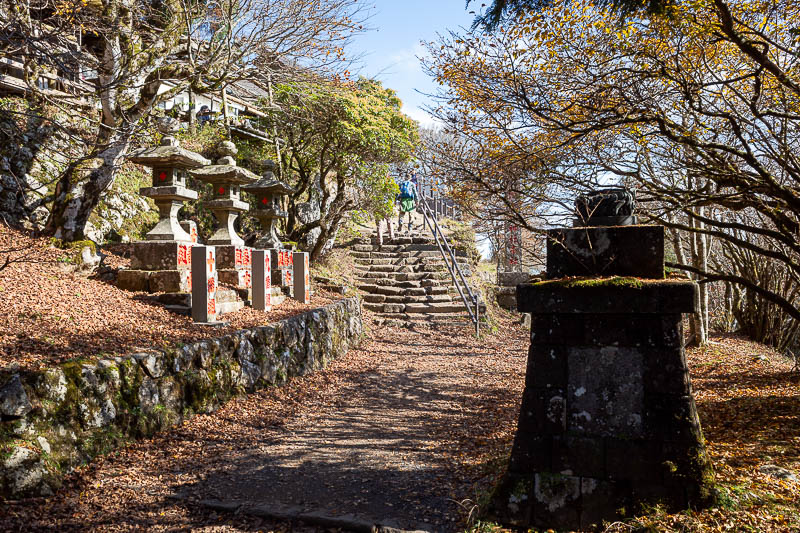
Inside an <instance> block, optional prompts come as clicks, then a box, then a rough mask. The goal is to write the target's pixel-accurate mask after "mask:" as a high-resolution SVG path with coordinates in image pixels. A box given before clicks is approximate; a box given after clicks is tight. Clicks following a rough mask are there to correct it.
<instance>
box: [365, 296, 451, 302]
mask: <svg viewBox="0 0 800 533" xmlns="http://www.w3.org/2000/svg"><path fill="white" fill-rule="evenodd" d="M364 301H365V302H367V303H371V304H379V303H390V304H397V303H399V304H412V303H450V302H453V301H454V298H453V296H452V295H451V294H424V295H415V296H398V295H386V294H365V295H364Z"/></svg>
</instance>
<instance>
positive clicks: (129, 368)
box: [0, 297, 363, 500]
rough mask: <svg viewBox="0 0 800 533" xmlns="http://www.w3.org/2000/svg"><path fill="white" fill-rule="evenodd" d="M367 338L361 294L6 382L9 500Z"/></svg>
mask: <svg viewBox="0 0 800 533" xmlns="http://www.w3.org/2000/svg"><path fill="white" fill-rule="evenodd" d="M362 336H363V324H362V317H361V301H360V299H359V298H358V297H352V298H345V299H342V300H339V301H337V302H335V303H332V304H329V305H327V306H325V307H321V308H318V309H314V310H311V311H307V312H305V313H302V314H299V315H296V316H293V317H289V318H287V319H284V320H281V321H280V322H276V323H274V324H271V325H267V326H259V327H256V328H251V329H244V330H239V331H236V332H233V333H230V334H227V335H224V336H221V337H217V338H214V339H206V340H201V341H197V342H193V343H190V344H186V345H183V346H177V347H173V348H169V349H165V350H155V349H154V350H147V351H142V352H139V353H131V354H127V355H124V356H119V357H113V358H108V359H100V360H99V361H70V362H67V363H63V364H61V365H59V366H57V367H53V368H47V369H42V370H40V371H36V372H27V373H15V374H12V375H10V376H7V377H6V378H5V379H4V380H3V381H0V500H2V499H16V498H23V497H34V496H50V495H52V494H53V493H54V491H55V490H56V489H57V488H58V487H60V486H61V480H62V479H63V477H64V475H66V474H67V473H68V472H70V471H71V470H73V469H74V468H75V467H76V466H79V465H81V464H85V463H87V462H89V461H90V460H91V459H92V458H94V457H96V456H97V455H100V454H103V453H107V452H109V451H111V450H113V449H114V448H115V447H117V446H119V445H121V444H124V443H125V442H128V441H130V440H132V439H136V438H144V437H148V436H151V435H153V434H154V433H156V432H157V431H161V430H163V429H166V428H168V427H170V426H173V425H176V424H179V423H180V422H181V421H183V420H184V419H186V418H188V417H190V416H193V415H195V414H200V413H211V412H214V411H215V410H216V409H218V408H219V407H220V406H221V405H222V404H224V403H225V402H226V401H227V400H229V399H231V398H232V397H234V396H236V395H239V394H245V393H252V392H255V391H257V390H259V389H262V388H265V387H268V386H276V385H278V386H279V385H282V384H284V383H286V381H287V380H288V379H290V378H292V377H295V376H302V375H306V374H310V373H312V372H315V371H317V370H321V369H322V368H324V367H325V366H327V364H328V363H329V362H330V361H332V360H334V359H336V358H337V357H341V356H343V355H344V354H346V353H347V351H348V350H349V349H350V348H351V347H353V346H356V345H358V343H360V342H361V339H362Z"/></svg>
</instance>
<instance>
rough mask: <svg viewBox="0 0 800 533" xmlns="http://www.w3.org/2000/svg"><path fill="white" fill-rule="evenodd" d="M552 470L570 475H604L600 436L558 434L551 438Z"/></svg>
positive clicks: (603, 456) (603, 454)
mask: <svg viewBox="0 0 800 533" xmlns="http://www.w3.org/2000/svg"><path fill="white" fill-rule="evenodd" d="M552 441H553V442H552V453H553V460H552V467H551V468H552V471H553V472H561V473H562V474H567V475H571V476H581V477H593V478H602V477H605V445H604V441H603V438H602V437H577V436H572V435H560V436H554V437H553V438H552Z"/></svg>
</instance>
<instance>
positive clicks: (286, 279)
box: [242, 160, 294, 294]
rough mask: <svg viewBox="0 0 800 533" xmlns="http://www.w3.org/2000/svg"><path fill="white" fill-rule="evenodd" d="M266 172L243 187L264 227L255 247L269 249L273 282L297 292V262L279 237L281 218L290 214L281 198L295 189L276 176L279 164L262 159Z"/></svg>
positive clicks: (290, 292) (290, 291) (287, 289)
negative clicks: (283, 205)
mask: <svg viewBox="0 0 800 533" xmlns="http://www.w3.org/2000/svg"><path fill="white" fill-rule="evenodd" d="M263 164H264V167H265V170H264V175H263V176H262V177H261V179H260V180H258V181H257V182H256V183H253V184H251V185H247V186H245V187H242V189H244V190H245V191H247V192H248V193H250V194H252V195H253V196H255V198H256V205H257V206H258V207H257V208H256V210H255V211H254V212H253V215H254V216H255V217H256V218H257V219H258V221H259V222H260V223H261V227H262V228H264V230H265V231H264V234H263V235H262V236H261V237H260V238H259V239H258V240H257V241H256V244H255V246H256V248H263V249H267V250H269V251H270V258H271V261H272V282H273V284H275V285H278V286H281V287H283V288H284V289H285V290H286V291H287V292H289V294H292V293H293V291H294V281H293V275H294V261H293V258H294V256H293V254H292V251H291V250H284V249H283V244H282V243H281V240H280V238H278V227H277V226H278V220H279V219H282V218H286V217H287V216H288V214H287V213H286V211H284V210H283V209H282V208H281V198H282V197H284V196H285V195H287V194H290V193H293V192H294V189H292V188H291V187H289V186H288V185H286V184H285V183H283V182H282V181H280V180H279V179H277V178H276V177H275V168H276V165H275V163H274V162H272V161H269V160H266V161H264V162H263Z"/></svg>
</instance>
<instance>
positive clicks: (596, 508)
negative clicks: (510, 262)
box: [490, 226, 712, 529]
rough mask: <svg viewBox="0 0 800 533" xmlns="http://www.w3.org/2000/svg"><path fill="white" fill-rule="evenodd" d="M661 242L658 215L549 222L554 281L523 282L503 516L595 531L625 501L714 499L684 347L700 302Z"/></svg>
mask: <svg viewBox="0 0 800 533" xmlns="http://www.w3.org/2000/svg"><path fill="white" fill-rule="evenodd" d="M663 250H664V228H662V227H657V226H624V227H592V228H573V229H560V230H552V231H550V232H549V234H548V248H547V255H548V262H547V264H548V278H551V279H548V280H546V281H542V282H539V283H533V284H524V285H520V286H519V287H518V291H517V302H518V309H519V311H521V312H523V313H532V325H531V344H530V350H529V352H528V366H527V373H526V377H525V391H524V393H523V397H522V402H521V403H522V405H521V409H520V417H519V422H518V426H517V433H516V436H515V438H514V445H513V449H512V452H511V458H510V462H509V466H508V471H507V473H506V474H505V476H504V478H503V480H502V481H501V484H500V485H499V486H498V488H497V490H496V492H495V494H494V497H493V501H492V504H491V510H490V513H491V514H492V515H493V516H494V517H495V518H496V519H498V520H499V521H500V522H502V523H504V524H508V525H513V526H515V527H524V528H528V527H534V528H553V529H587V528H593V527H595V526H598V525H601V524H602V521H603V520H608V521H614V520H616V519H618V518H620V514H621V513H620V510H624V512H625V513H636V512H638V510H640V509H641V507H642V505H652V504H657V503H662V504H664V505H665V506H666V507H667V509H669V510H678V509H685V508H687V507H696V506H702V505H704V504H706V503H707V502H708V501H709V500H710V498H711V482H712V477H711V469H710V465H709V462H708V459H707V457H706V453H705V448H704V442H703V436H702V432H701V430H700V422H699V419H698V416H697V410H696V408H695V403H694V399H693V397H692V391H691V384H690V381H689V371H688V368H687V365H686V358H685V353H684V348H683V342H684V341H683V329H682V313H693V312H695V293H696V291H697V285H696V284H695V283H693V282H691V281H682V280H680V281H673V280H669V281H667V280H664V279H663V276H664V268H663ZM599 273H602V276H603V277H601V276H600V275H598V274H599ZM587 274H588V275H589V276H594V277H584V278H583V279H581V278H576V277H577V276H586V275H587ZM620 276H638V277H620ZM554 277H557V278H559V279H552V278H554ZM648 278H649V279H648Z"/></svg>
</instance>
